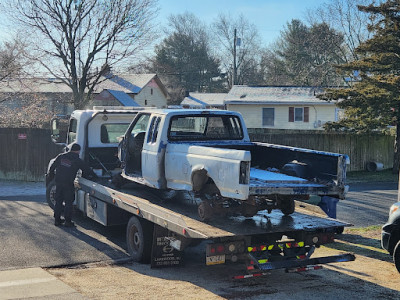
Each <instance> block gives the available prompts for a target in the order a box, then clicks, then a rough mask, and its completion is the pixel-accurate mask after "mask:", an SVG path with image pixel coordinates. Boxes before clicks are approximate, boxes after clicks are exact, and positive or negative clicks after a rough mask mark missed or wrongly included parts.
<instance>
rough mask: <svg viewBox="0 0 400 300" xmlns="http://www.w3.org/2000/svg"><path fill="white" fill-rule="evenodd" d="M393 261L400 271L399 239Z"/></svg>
mask: <svg viewBox="0 0 400 300" xmlns="http://www.w3.org/2000/svg"><path fill="white" fill-rule="evenodd" d="M393 261H394V265H395V266H396V269H397V271H398V272H399V273H400V241H398V242H397V244H396V247H394V251H393Z"/></svg>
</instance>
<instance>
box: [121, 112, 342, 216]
mask: <svg viewBox="0 0 400 300" xmlns="http://www.w3.org/2000/svg"><path fill="white" fill-rule="evenodd" d="M118 157H119V159H120V161H121V163H122V165H121V166H122V176H123V177H124V178H125V179H127V180H129V181H133V182H136V183H139V184H143V185H146V186H150V187H152V188H155V189H159V190H169V189H172V190H183V191H190V192H194V193H195V195H196V196H198V197H200V198H201V200H202V202H201V203H200V205H199V207H198V212H199V216H200V218H201V219H202V220H207V219H209V218H211V217H212V215H213V214H219V213H224V212H229V213H232V212H233V213H240V214H243V215H245V216H252V215H254V214H256V213H257V211H260V210H263V209H267V210H268V211H271V210H272V209H274V208H279V209H281V211H282V212H283V213H284V214H291V213H293V212H294V210H295V202H294V200H306V199H308V198H309V197H310V195H317V196H321V197H324V196H329V197H333V198H337V199H343V198H344V196H345V192H346V188H347V187H346V186H345V179H346V164H347V163H348V162H349V159H348V157H347V156H346V155H342V154H336V153H328V152H321V151H314V150H308V149H300V148H294V147H288V146H280V145H273V144H266V143H258V142H251V141H250V139H249V136H248V133H247V129H246V126H245V124H244V122H243V119H242V117H241V115H240V114H239V113H236V112H232V111H224V110H191V109H174V110H173V109H163V110H154V109H152V110H142V111H138V112H137V114H136V115H135V117H134V119H133V121H132V123H131V124H130V126H129V127H128V129H127V131H126V133H125V135H124V137H123V139H122V141H121V142H120V144H119V150H118Z"/></svg>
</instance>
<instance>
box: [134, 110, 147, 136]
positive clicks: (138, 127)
mask: <svg viewBox="0 0 400 300" xmlns="http://www.w3.org/2000/svg"><path fill="white" fill-rule="evenodd" d="M149 120H150V115H141V116H140V117H139V119H138V120H137V122H136V124H135V125H134V126H133V128H132V131H131V133H132V134H135V133H138V132H142V131H146V128H147V124H148V123H149Z"/></svg>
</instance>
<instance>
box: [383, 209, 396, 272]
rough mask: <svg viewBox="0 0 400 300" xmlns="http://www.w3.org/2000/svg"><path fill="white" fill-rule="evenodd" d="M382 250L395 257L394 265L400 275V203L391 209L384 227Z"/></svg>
mask: <svg viewBox="0 0 400 300" xmlns="http://www.w3.org/2000/svg"><path fill="white" fill-rule="evenodd" d="M381 244H382V248H383V249H385V250H387V251H388V252H389V253H390V255H392V256H393V261H394V264H395V266H396V268H397V271H399V273H400V202H396V203H395V204H393V205H392V206H391V207H390V211H389V219H388V221H387V223H386V224H385V225H383V227H382V237H381Z"/></svg>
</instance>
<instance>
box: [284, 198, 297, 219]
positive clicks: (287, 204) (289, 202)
mask: <svg viewBox="0 0 400 300" xmlns="http://www.w3.org/2000/svg"><path fill="white" fill-rule="evenodd" d="M295 206H296V205H295V203H294V199H285V200H283V201H282V202H281V211H282V213H283V214H285V215H291V214H292V213H294V210H295Z"/></svg>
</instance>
